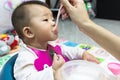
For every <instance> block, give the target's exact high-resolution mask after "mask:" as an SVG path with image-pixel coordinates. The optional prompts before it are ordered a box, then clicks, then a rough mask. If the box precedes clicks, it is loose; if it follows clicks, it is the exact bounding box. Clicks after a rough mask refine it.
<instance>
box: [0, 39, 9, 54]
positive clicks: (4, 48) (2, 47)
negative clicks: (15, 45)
mask: <svg viewBox="0 0 120 80" xmlns="http://www.w3.org/2000/svg"><path fill="white" fill-rule="evenodd" d="M9 51H10V46H8V45H7V44H6V43H5V42H4V41H2V40H0V56H3V55H5V54H7V53H8V52H9Z"/></svg>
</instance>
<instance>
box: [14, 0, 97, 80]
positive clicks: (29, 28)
mask: <svg viewBox="0 0 120 80" xmlns="http://www.w3.org/2000/svg"><path fill="white" fill-rule="evenodd" d="M12 24H13V26H14V28H15V30H16V32H17V34H18V36H19V38H20V39H21V40H20V47H21V48H20V49H19V52H18V57H17V60H16V62H15V66H14V77H15V79H16V80H38V79H39V80H54V75H55V74H54V73H55V72H56V71H57V70H58V69H59V68H60V67H61V66H62V65H63V64H64V63H65V62H67V61H70V60H74V59H85V60H89V61H93V62H96V63H98V61H97V59H96V58H95V57H94V56H92V55H91V54H89V53H87V52H86V51H84V50H82V49H80V48H72V47H67V46H64V45H62V44H56V43H55V44H53V43H52V44H51V43H49V41H54V40H56V39H57V38H58V26H55V20H54V18H53V15H52V12H51V10H50V9H49V8H48V6H47V5H46V4H45V3H43V2H41V1H35V0H34V1H26V2H23V3H22V4H20V5H19V6H18V7H17V8H16V9H15V10H14V11H13V14H12Z"/></svg>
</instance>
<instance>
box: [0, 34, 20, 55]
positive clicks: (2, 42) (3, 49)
mask: <svg viewBox="0 0 120 80" xmlns="http://www.w3.org/2000/svg"><path fill="white" fill-rule="evenodd" d="M18 40H19V39H18V38H17V37H16V36H14V35H8V34H1V35H0V55H5V54H7V53H10V52H11V51H12V50H14V49H17V48H18V47H17V46H18ZM13 52H14V51H12V53H13Z"/></svg>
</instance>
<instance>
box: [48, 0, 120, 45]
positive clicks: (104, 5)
mask: <svg viewBox="0 0 120 80" xmlns="http://www.w3.org/2000/svg"><path fill="white" fill-rule="evenodd" d="M84 1H85V4H86V9H87V11H88V13H89V16H90V18H91V19H92V20H93V21H94V22H95V23H96V24H99V25H101V26H102V27H104V28H106V29H108V30H110V31H111V32H113V33H114V34H116V35H118V36H120V5H119V3H120V0H115V1H113V0H84ZM46 2H47V4H48V5H49V6H50V8H51V10H52V11H53V14H54V17H56V16H57V12H58V8H59V3H60V2H59V0H46ZM59 38H63V39H67V40H70V41H73V42H77V43H85V44H89V45H94V46H99V45H98V44H96V43H95V42H94V41H93V40H92V39H91V38H89V37H88V36H86V35H84V34H83V33H82V32H80V31H79V30H78V28H77V27H76V25H75V24H74V23H73V22H72V21H71V20H70V19H67V20H62V19H61V18H60V22H59Z"/></svg>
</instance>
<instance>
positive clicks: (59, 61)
mask: <svg viewBox="0 0 120 80" xmlns="http://www.w3.org/2000/svg"><path fill="white" fill-rule="evenodd" d="M64 63H65V60H64V59H63V57H62V56H61V55H56V54H54V57H53V64H52V67H53V69H54V70H55V71H56V70H58V69H59V68H60V67H61V66H62V65H63V64H64Z"/></svg>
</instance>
